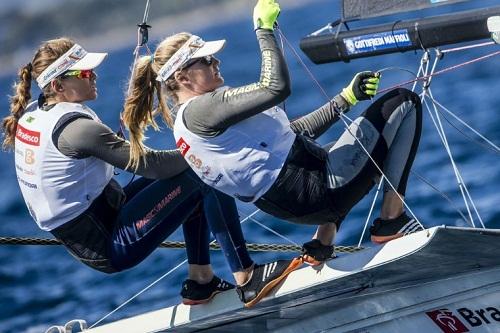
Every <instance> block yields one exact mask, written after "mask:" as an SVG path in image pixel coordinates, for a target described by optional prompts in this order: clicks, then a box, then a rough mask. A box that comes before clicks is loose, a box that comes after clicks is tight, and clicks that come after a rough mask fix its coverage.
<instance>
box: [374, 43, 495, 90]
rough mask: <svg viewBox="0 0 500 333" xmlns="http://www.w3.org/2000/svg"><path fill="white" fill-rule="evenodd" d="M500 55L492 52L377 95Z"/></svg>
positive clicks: (390, 88) (400, 84)
mask: <svg viewBox="0 0 500 333" xmlns="http://www.w3.org/2000/svg"><path fill="white" fill-rule="evenodd" d="M499 54H500V51H495V52H492V53H490V54H487V55H484V56H481V57H477V58H474V59H472V60H468V61H465V62H462V63H459V64H457V65H453V66H450V67H446V68H444V69H442V70H439V71H436V72H434V73H431V74H429V75H424V76H420V77H417V78H415V79H413V80H408V81H404V82H401V83H399V84H397V85H394V86H392V87H389V88H384V89H382V90H379V91H378V92H377V94H382V93H384V92H387V91H389V90H392V89H395V88H399V87H402V86H405V85H407V84H410V83H413V82H417V81H425V80H428V79H430V78H432V77H434V76H438V75H441V74H444V73H446V72H449V71H452V70H455V69H458V68H460V67H464V66H467V65H471V64H473V63H476V62H478V61H482V60H486V59H488V58H491V57H494V56H497V55H499Z"/></svg>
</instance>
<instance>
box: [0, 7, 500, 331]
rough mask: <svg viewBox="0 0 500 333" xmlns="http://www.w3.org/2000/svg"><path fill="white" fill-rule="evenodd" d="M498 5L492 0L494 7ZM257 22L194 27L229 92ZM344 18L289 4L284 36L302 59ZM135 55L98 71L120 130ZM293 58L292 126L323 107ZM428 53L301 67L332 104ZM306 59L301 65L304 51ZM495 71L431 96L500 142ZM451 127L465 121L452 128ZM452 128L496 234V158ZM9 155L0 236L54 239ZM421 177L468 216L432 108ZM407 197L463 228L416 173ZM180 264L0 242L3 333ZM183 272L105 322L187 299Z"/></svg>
mask: <svg viewBox="0 0 500 333" xmlns="http://www.w3.org/2000/svg"><path fill="white" fill-rule="evenodd" d="M495 2H496V1H485V3H490V5H493V4H495ZM153 6H154V4H153ZM443 11H445V10H443ZM250 17H251V15H250V13H249V15H248V18H245V19H242V20H239V21H235V22H230V23H227V24H223V25H219V26H215V27H211V28H207V29H202V30H200V31H194V32H195V33H197V34H200V35H202V36H203V37H204V38H205V39H215V38H217V39H219V38H225V39H227V41H228V43H227V46H226V48H225V50H224V51H223V52H222V53H221V54H220V58H221V60H222V64H221V71H222V73H223V74H224V76H225V79H226V83H227V84H228V85H230V86H238V85H242V84H246V83H249V82H252V81H255V80H257V79H258V75H259V70H260V65H259V64H260V57H259V52H258V47H257V42H256V40H255V38H254V34H253V32H252V23H251V18H250ZM337 17H338V8H337V7H336V5H335V4H332V2H331V1H326V0H318V1H313V2H312V3H310V4H309V5H307V6H303V7H298V8H293V9H287V8H286V7H284V8H283V10H282V14H281V16H280V24H281V27H282V29H283V31H284V33H285V34H286V36H287V38H288V39H289V40H290V41H291V42H292V44H293V45H294V47H295V49H296V50H297V51H298V52H299V53H300V54H301V55H302V53H301V52H300V50H299V48H298V42H299V40H300V38H301V37H303V36H304V35H305V34H306V33H309V32H311V31H313V30H316V29H317V28H319V27H320V26H322V25H323V24H326V23H327V22H330V21H333V20H334V19H335V18H337ZM186 29H189V25H186V26H185V27H182V29H181V30H186ZM166 33H169V32H166ZM131 39H133V37H132V38H131ZM131 49H132V47H130V48H128V49H123V50H119V51H116V52H112V53H111V54H110V55H109V57H108V59H107V60H106V61H105V63H104V64H103V65H102V66H101V67H100V68H99V72H98V74H99V81H98V88H99V95H100V96H99V98H98V99H97V100H96V101H94V102H92V103H90V104H89V105H90V106H91V107H92V108H93V109H94V110H95V111H96V112H97V113H98V114H99V115H100V117H101V119H103V121H104V122H105V123H107V124H108V125H110V126H111V127H113V128H117V126H118V114H119V112H120V106H121V103H122V101H123V91H124V89H125V85H126V78H127V75H128V68H129V66H130V63H131V61H132V55H131ZM285 50H286V56H287V59H288V64H289V67H290V71H291V76H292V83H293V87H292V88H293V93H292V96H291V97H290V98H289V99H288V101H287V103H286V109H287V112H288V114H289V117H290V118H296V117H299V116H300V115H303V114H305V113H307V112H309V111H311V110H313V109H314V108H316V107H318V106H320V105H321V104H323V103H324V101H325V100H324V97H323V96H322V94H321V93H320V91H319V89H318V88H317V87H316V86H315V85H314V83H313V82H312V81H311V79H310V78H309V77H308V76H307V74H306V72H305V71H304V70H303V68H302V67H301V65H300V64H299V63H298V62H297V60H296V59H295V58H294V56H293V54H292V52H290V50H289V49H288V48H285ZM496 50H498V46H490V47H486V48H481V49H472V50H468V51H465V52H457V53H453V54H450V55H447V56H445V58H444V59H443V60H442V61H441V62H440V64H439V68H444V67H448V66H452V65H455V64H458V63H461V62H464V61H467V60H470V59H472V58H475V57H478V56H481V55H484V54H487V53H491V52H494V51H496ZM420 56H421V52H418V53H413V52H407V53H405V54H396V55H387V56H384V57H377V58H368V59H360V60H355V61H352V62H351V63H347V64H346V63H334V64H325V65H320V66H316V65H314V64H312V63H311V62H310V61H309V60H305V63H306V65H307V66H308V67H309V68H310V70H311V71H312V73H313V74H314V75H315V77H316V78H317V79H318V80H319V82H320V83H321V84H322V86H323V87H324V88H325V89H326V91H327V92H328V93H329V94H330V95H332V96H333V95H334V94H336V93H337V92H339V91H340V90H341V89H342V87H344V86H345V85H346V84H347V83H348V82H349V81H350V80H351V78H352V76H353V74H354V73H356V72H358V71H360V70H379V69H382V68H385V67H389V66H397V67H401V68H404V69H409V70H412V71H416V70H417V68H418V65H419V61H420ZM302 57H303V58H305V56H303V55H302ZM26 61H29V59H27V60H26ZM499 68H500V59H499V57H494V58H490V59H488V60H485V61H483V62H480V63H476V64H472V65H470V66H465V67H461V68H460V69H457V70H454V71H451V72H449V73H446V74H443V75H441V76H439V77H436V78H435V79H434V81H433V82H432V86H431V88H432V90H433V93H434V97H435V98H436V99H437V100H438V101H439V102H440V103H442V104H443V105H445V106H446V107H448V108H449V109H450V110H451V111H453V112H454V113H455V114H456V115H457V116H458V117H460V118H461V119H462V120H464V121H465V122H466V123H468V124H469V125H471V126H472V127H474V128H475V129H477V130H478V131H479V132H481V133H482V134H483V135H485V136H486V137H487V138H489V139H491V140H492V141H493V142H495V143H496V144H497V145H499V144H500V134H499V133H500V116H499V111H500V94H499V83H498V77H499V76H500V69H499ZM409 79H411V75H409V74H408V73H406V72H403V71H399V70H390V71H386V72H384V76H383V79H382V83H381V84H382V88H384V87H389V86H391V85H393V84H395V83H398V82H403V81H406V80H409ZM14 80H15V77H14V76H10V77H4V78H2V79H0V91H1V98H0V110H1V116H2V117H3V116H5V115H6V114H7V112H8V99H7V97H6V95H7V94H10V93H11V90H10V86H11V84H12V83H13V81H14ZM367 105H368V103H367V102H363V103H360V104H359V105H358V106H356V108H355V110H354V111H352V113H351V114H350V115H351V116H354V115H356V114H359V113H360V112H361V111H362V110H363V109H364V108H365V107H367ZM448 118H450V117H449V116H448ZM453 123H454V124H457V122H456V121H454V122H453ZM444 127H445V129H446V132H447V133H448V140H449V143H450V145H451V147H452V148H451V150H452V152H453V154H454V156H455V159H456V163H457V165H458V167H459V169H460V170H461V172H462V175H463V179H464V181H465V183H466V184H467V186H468V189H469V191H470V194H471V196H472V197H473V198H474V200H475V203H476V205H477V208H478V210H479V212H480V214H481V217H482V219H483V221H484V223H485V225H486V226H487V227H489V228H500V200H499V195H498V189H499V185H500V163H499V154H498V153H494V152H492V151H491V150H488V149H483V148H482V146H480V145H478V144H476V143H474V142H471V141H470V140H469V139H467V138H466V137H465V136H464V135H463V134H462V133H460V132H458V131H457V130H456V129H454V128H453V127H452V126H450V125H449V124H448V123H447V122H446V121H444ZM458 127H459V128H460V130H461V131H462V132H465V133H466V134H467V135H469V136H472V137H474V134H472V133H471V132H469V131H467V130H465V129H464V128H463V126H460V125H458ZM342 129H343V127H342V124H341V123H338V124H336V125H335V126H334V127H333V128H332V129H331V130H330V131H328V132H327V133H326V134H325V135H323V137H321V138H320V140H319V141H320V143H327V142H329V141H331V140H335V138H336V137H338V136H339V134H340V133H341V131H342ZM149 137H150V139H149V140H148V145H149V146H151V147H155V148H172V147H173V138H172V135H171V132H170V131H169V130H168V129H166V128H164V129H163V130H162V131H161V132H159V133H149ZM13 158H14V157H13V154H11V153H10V154H8V153H4V152H2V153H0V179H1V186H0V198H1V200H0V237H2V236H11V237H49V234H47V233H44V232H42V231H40V230H39V229H38V228H37V227H36V225H35V223H34V222H33V221H32V220H31V218H30V216H29V214H28V211H27V210H26V208H25V206H24V202H23V200H22V197H21V193H20V191H19V188H18V185H17V182H16V176H15V170H14V163H13ZM414 170H415V171H416V172H418V174H421V175H423V176H424V177H425V178H427V179H428V180H429V181H430V182H431V183H432V184H433V185H434V186H435V187H437V188H438V189H439V190H440V191H442V192H444V193H445V194H446V195H447V196H449V197H450V199H451V200H452V201H453V203H454V205H456V206H457V207H458V208H459V209H461V210H462V211H465V206H464V204H463V203H462V201H461V196H460V192H459V190H458V187H457V186H456V180H455V176H454V174H453V172H452V168H451V166H450V163H449V158H448V156H447V155H446V153H445V151H444V149H443V146H442V144H441V142H440V139H439V137H438V135H437V134H436V131H435V129H434V125H433V123H432V121H431V120H430V117H429V114H428V113H427V112H426V113H425V116H424V129H423V133H422V140H421V144H420V148H419V152H418V155H417V157H416V161H415V164H414ZM118 178H119V180H120V182H121V183H126V182H127V181H128V180H129V179H130V175H128V174H125V173H122V174H121V175H119V176H118ZM372 195H373V192H372V193H371V194H370V195H369V196H368V197H367V198H366V199H364V200H363V201H362V202H361V203H360V204H359V205H358V206H357V207H355V209H353V211H352V212H351V214H350V215H349V216H348V217H347V219H346V221H345V223H344V224H343V227H342V229H341V231H340V234H339V236H338V239H337V244H341V245H351V244H355V243H357V241H358V239H359V237H360V234H361V230H362V226H363V223H364V221H365V219H366V215H367V212H368V210H369V206H370V203H371V199H372V197H373V196H372ZM407 200H408V204H409V205H410V207H411V208H412V210H413V211H414V212H415V213H416V214H417V216H418V217H419V219H420V220H421V221H422V222H423V223H424V224H425V225H426V226H434V225H442V224H447V225H460V226H463V225H465V222H463V221H462V220H461V219H460V216H459V214H458V213H457V212H456V209H455V208H454V207H453V205H451V204H450V203H448V202H447V201H446V200H445V199H443V197H442V196H441V195H439V194H438V193H436V192H435V191H434V190H432V189H431V188H430V187H429V186H428V185H427V184H425V183H423V182H421V181H420V180H419V179H418V178H417V177H415V176H414V175H413V176H411V177H410V182H409V185H408V191H407ZM239 209H240V212H241V216H242V218H243V217H245V216H247V215H248V214H250V213H252V212H253V211H254V208H253V206H250V205H239ZM256 218H257V219H258V220H259V221H260V222H262V223H263V224H265V225H266V226H268V227H270V228H273V229H274V230H277V231H278V232H280V233H281V234H283V235H285V236H286V237H288V238H290V239H292V240H293V241H294V242H296V243H298V244H301V243H302V242H304V241H306V240H307V239H308V238H309V237H310V236H311V234H312V233H313V231H314V228H313V227H304V226H298V225H294V224H289V223H286V222H283V221H279V220H277V219H275V218H272V217H270V216H267V215H265V214H263V213H258V214H257V215H256ZM243 229H244V233H245V235H246V238H247V241H248V242H252V243H284V242H285V241H284V240H282V239H280V238H278V237H276V236H275V235H273V234H272V233H270V232H269V231H266V230H265V229H263V228H261V227H260V226H258V225H257V224H255V223H253V222H251V221H247V222H245V223H244V224H243ZM174 239H175V240H181V239H182V235H181V234H179V233H176V234H175V235H173V236H172V237H170V238H169V240H174ZM212 254H213V256H212V258H213V265H214V268H215V271H216V273H217V274H218V275H220V276H223V277H225V278H227V279H229V280H231V276H230V274H229V270H228V267H227V266H226V265H225V263H224V260H223V258H222V256H221V255H220V253H219V252H216V251H213V252H212ZM277 256H280V257H286V256H289V254H276V253H254V254H253V257H254V259H255V260H256V261H265V260H270V259H272V258H276V257H277ZM184 259H185V254H184V251H183V250H166V249H159V250H157V251H156V252H154V253H153V254H152V255H151V256H150V257H149V258H147V259H146V260H145V261H144V262H142V263H141V264H140V265H138V266H137V267H135V268H133V269H130V270H129V271H126V272H123V273H119V274H115V275H111V276H109V275H104V274H102V273H99V272H95V271H93V270H91V269H89V268H87V267H86V266H84V265H82V264H80V263H79V262H77V261H76V260H74V259H73V258H72V257H71V256H70V255H69V254H68V253H66V251H65V250H64V248H62V247H59V246H5V245H3V246H2V245H0V332H1V333H8V332H43V331H45V329H46V328H48V327H49V326H50V325H53V324H64V323H65V322H67V321H69V320H71V319H74V318H82V319H85V320H87V322H88V323H90V324H92V323H94V322H96V321H97V320H99V319H100V318H102V317H103V316H104V315H106V314H107V313H109V312H110V311H112V310H114V309H115V308H116V307H117V306H119V305H120V304H121V303H123V302H125V301H126V300H128V299H129V298H130V297H131V296H133V295H134V294H136V293H138V292H139V291H141V290H142V289H143V288H144V287H145V286H147V285H149V284H150V283H151V282H153V281H155V280H156V279H157V278H158V277H160V276H162V275H163V274H165V273H166V272H168V271H169V270H170V269H172V268H173V267H175V266H176V265H177V264H179V263H181V262H182V261H183V260H184ZM185 276H186V267H185V266H182V267H181V268H180V269H178V270H175V271H174V272H173V273H171V274H169V275H168V276H167V277H165V278H164V279H162V280H161V281H160V282H158V283H157V284H156V285H155V286H153V287H152V288H150V289H149V290H148V291H146V292H144V293H143V294H141V295H140V296H139V297H137V298H136V299H135V300H133V301H131V302H130V303H129V304H127V305H126V306H125V307H123V308H122V309H121V310H119V311H117V312H116V313H115V314H113V315H112V316H110V317H109V318H108V320H113V319H119V318H123V317H127V316H131V315H135V314H139V313H143V312H145V311H151V310H154V309H158V308H161V307H166V306H169V305H173V304H175V303H177V302H179V297H178V291H179V290H180V283H181V281H182V280H183V279H184V278H185Z"/></svg>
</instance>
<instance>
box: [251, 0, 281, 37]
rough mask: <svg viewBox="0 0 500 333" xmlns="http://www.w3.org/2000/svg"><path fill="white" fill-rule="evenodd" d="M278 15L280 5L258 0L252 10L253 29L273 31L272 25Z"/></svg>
mask: <svg viewBox="0 0 500 333" xmlns="http://www.w3.org/2000/svg"><path fill="white" fill-rule="evenodd" d="M279 14H280V5H279V4H278V3H276V2H275V1H274V0H258V2H257V4H256V5H255V7H254V9H253V27H254V29H255V30H257V29H259V28H262V29H268V30H274V23H275V22H276V18H277V17H278V15H279Z"/></svg>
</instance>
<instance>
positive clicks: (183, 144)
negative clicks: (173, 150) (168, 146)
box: [176, 137, 191, 156]
mask: <svg viewBox="0 0 500 333" xmlns="http://www.w3.org/2000/svg"><path fill="white" fill-rule="evenodd" d="M176 145H177V148H179V151H180V152H181V155H182V156H186V153H187V152H188V151H189V148H191V146H190V145H188V144H187V142H186V141H184V138H182V137H181V138H179V140H178V141H177V143H176Z"/></svg>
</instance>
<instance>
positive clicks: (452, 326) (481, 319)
mask: <svg viewBox="0 0 500 333" xmlns="http://www.w3.org/2000/svg"><path fill="white" fill-rule="evenodd" d="M455 311H456V312H458V314H459V315H460V317H461V319H462V321H461V320H460V319H458V317H457V316H455V315H454V314H453V313H452V312H451V311H450V310H448V309H440V310H435V311H430V312H426V314H427V315H428V316H429V317H430V318H431V319H432V320H433V321H434V322H435V323H436V324H437V325H438V326H439V327H440V328H441V330H442V331H443V332H445V333H462V332H469V329H468V328H467V327H466V326H465V324H464V322H465V323H467V324H468V325H470V327H473V328H475V327H479V326H482V325H498V326H499V327H500V310H499V309H498V308H495V307H493V306H489V307H487V308H484V309H469V308H466V307H463V308H459V309H456V310H455ZM495 327H496V326H495Z"/></svg>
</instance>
